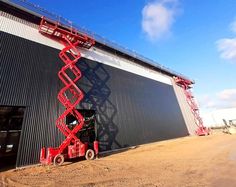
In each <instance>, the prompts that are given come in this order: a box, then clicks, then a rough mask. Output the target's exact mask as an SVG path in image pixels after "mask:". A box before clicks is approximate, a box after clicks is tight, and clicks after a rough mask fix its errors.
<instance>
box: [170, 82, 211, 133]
mask: <svg viewBox="0 0 236 187" xmlns="http://www.w3.org/2000/svg"><path fill="white" fill-rule="evenodd" d="M174 80H175V83H176V84H177V85H178V86H180V87H182V88H183V91H184V94H185V97H186V100H187V103H188V105H189V106H190V109H191V111H192V113H193V116H194V121H195V123H196V125H197V127H198V128H197V130H196V131H195V133H196V134H197V135H198V136H206V135H209V134H210V129H209V128H207V127H205V126H204V125H203V121H202V118H201V117H200V114H199V108H198V106H197V104H196V102H195V100H194V96H193V94H192V92H191V90H190V89H191V88H192V87H191V85H192V84H193V83H192V82H191V81H190V80H186V79H183V78H180V77H174Z"/></svg>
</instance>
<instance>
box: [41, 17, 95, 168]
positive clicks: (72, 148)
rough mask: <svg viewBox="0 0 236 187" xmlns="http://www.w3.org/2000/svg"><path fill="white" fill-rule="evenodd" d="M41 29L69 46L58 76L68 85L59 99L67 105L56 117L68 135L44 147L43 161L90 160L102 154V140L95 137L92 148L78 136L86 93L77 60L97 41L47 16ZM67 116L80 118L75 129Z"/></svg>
mask: <svg viewBox="0 0 236 187" xmlns="http://www.w3.org/2000/svg"><path fill="white" fill-rule="evenodd" d="M39 32H40V33H41V34H43V35H45V36H47V37H49V38H51V39H53V40H55V41H58V42H60V43H61V44H63V45H64V46H65V47H64V48H63V49H62V50H61V51H60V53H59V57H60V59H61V60H62V61H63V62H64V64H65V65H64V66H63V67H62V68H61V70H60V71H59V72H58V77H59V79H60V80H61V81H62V82H63V84H64V85H65V86H64V87H63V88H62V89H61V90H60V91H59V93H58V100H59V101H60V102H61V103H62V105H64V107H65V108H66V110H65V111H64V112H63V113H62V114H61V115H60V116H59V118H58V119H57V120H56V126H57V127H58V129H59V130H60V131H61V132H62V133H63V134H64V135H65V137H66V138H65V140H64V141H63V142H62V143H61V145H60V146H59V147H56V148H52V147H49V148H47V149H46V148H45V147H43V148H42V149H41V154H40V162H41V163H42V164H51V163H52V162H53V163H54V164H55V165H61V164H62V163H63V162H64V159H65V158H76V157H82V156H85V157H86V159H93V158H94V157H95V156H96V155H98V141H96V140H95V141H94V142H93V148H92V149H89V148H88V142H82V141H81V140H80V139H79V138H78V137H77V136H76V134H77V133H78V132H79V131H80V130H81V129H82V128H83V125H84V118H83V116H82V115H81V114H80V113H79V111H78V110H77V109H76V106H77V105H78V104H79V103H80V101H81V100H82V99H83V97H84V94H83V92H82V91H81V90H80V89H79V88H78V87H77V85H76V82H77V81H78V80H79V79H80V78H81V76H82V74H81V71H80V70H79V68H78V67H77V66H76V62H77V61H78V60H79V58H80V57H81V54H80V52H79V49H78V47H80V48H85V49H90V48H91V47H92V46H93V45H94V44H95V41H94V40H93V39H92V38H90V37H88V36H86V35H85V34H81V33H79V32H78V31H77V30H75V29H74V28H72V27H70V28H66V27H62V26H61V25H60V23H59V22H54V21H52V20H49V19H47V18H45V17H42V20H41V22H40V26H39ZM68 71H69V72H70V73H69V74H71V73H73V78H71V77H69V74H68ZM67 115H73V116H74V117H75V118H76V119H77V124H76V125H75V126H74V128H73V129H71V128H69V127H68V125H67V124H66V123H65V121H66V120H65V119H66V116H67Z"/></svg>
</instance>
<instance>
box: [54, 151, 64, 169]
mask: <svg viewBox="0 0 236 187" xmlns="http://www.w3.org/2000/svg"><path fill="white" fill-rule="evenodd" d="M64 160H65V159H64V156H63V155H61V154H58V155H56V156H55V157H54V160H53V163H54V165H55V166H60V165H62V164H63V163H64Z"/></svg>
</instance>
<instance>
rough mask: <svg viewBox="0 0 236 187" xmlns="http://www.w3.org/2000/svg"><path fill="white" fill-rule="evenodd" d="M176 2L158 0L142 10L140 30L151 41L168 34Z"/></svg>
mask: <svg viewBox="0 0 236 187" xmlns="http://www.w3.org/2000/svg"><path fill="white" fill-rule="evenodd" d="M177 4H178V0H159V1H154V2H151V3H148V4H147V5H145V6H144V8H143V10H142V29H143V31H144V32H145V33H146V34H147V36H148V38H149V39H151V40H157V39H160V38H161V37H163V36H166V35H168V34H169V33H170V29H171V26H172V24H173V22H174V16H175V15H176V11H177V9H176V6H177Z"/></svg>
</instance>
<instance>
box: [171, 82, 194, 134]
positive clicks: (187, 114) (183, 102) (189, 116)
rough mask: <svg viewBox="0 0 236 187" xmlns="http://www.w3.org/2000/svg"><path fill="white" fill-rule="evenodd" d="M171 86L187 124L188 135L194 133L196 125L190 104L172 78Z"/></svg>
mask: <svg viewBox="0 0 236 187" xmlns="http://www.w3.org/2000/svg"><path fill="white" fill-rule="evenodd" d="M172 84H173V88H174V90H175V94H176V97H177V99H178V102H179V106H180V108H181V111H182V114H183V118H184V121H185V123H186V125H187V128H188V132H189V134H190V135H195V130H197V125H196V123H195V120H194V115H193V113H192V112H191V109H190V106H189V104H188V102H187V99H186V96H185V94H184V91H183V88H181V87H180V86H178V85H176V83H175V81H174V80H173V79H172Z"/></svg>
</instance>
